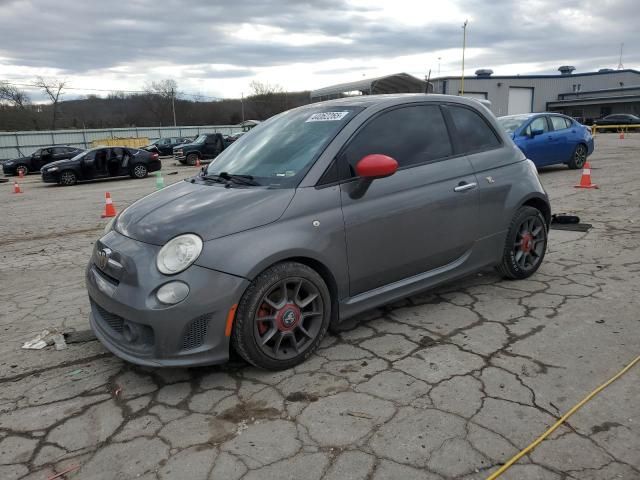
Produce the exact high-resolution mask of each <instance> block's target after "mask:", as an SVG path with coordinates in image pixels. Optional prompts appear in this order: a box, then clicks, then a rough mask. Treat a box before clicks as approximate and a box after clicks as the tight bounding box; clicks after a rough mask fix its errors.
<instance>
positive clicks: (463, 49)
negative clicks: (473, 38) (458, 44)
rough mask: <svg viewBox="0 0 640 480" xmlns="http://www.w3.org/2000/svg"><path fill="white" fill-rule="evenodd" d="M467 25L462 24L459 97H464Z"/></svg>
mask: <svg viewBox="0 0 640 480" xmlns="http://www.w3.org/2000/svg"><path fill="white" fill-rule="evenodd" d="M467 23H469V20H465V21H464V23H463V24H462V76H461V77H460V96H462V95H464V51H465V49H466V48H467Z"/></svg>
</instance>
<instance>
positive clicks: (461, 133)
mask: <svg viewBox="0 0 640 480" xmlns="http://www.w3.org/2000/svg"><path fill="white" fill-rule="evenodd" d="M447 111H448V112H449V115H450V117H451V121H452V122H453V126H454V128H455V130H456V131H455V134H454V138H455V141H457V142H458V146H459V149H460V150H461V152H460V153H470V152H478V151H482V150H490V149H493V148H498V147H499V146H500V145H501V144H502V142H501V141H500V139H499V138H498V136H497V134H496V133H495V132H494V131H493V129H492V128H491V127H490V126H489V124H488V123H487V121H486V120H485V119H484V117H483V116H482V115H480V114H479V113H478V112H476V111H475V110H473V109H471V108H467V107H459V106H455V105H447Z"/></svg>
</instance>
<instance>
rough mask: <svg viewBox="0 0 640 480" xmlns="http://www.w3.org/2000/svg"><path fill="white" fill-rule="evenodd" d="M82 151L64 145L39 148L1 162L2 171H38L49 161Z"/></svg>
mask: <svg viewBox="0 0 640 480" xmlns="http://www.w3.org/2000/svg"><path fill="white" fill-rule="evenodd" d="M83 151H84V150H83V149H81V148H75V147H68V146H66V145H57V146H54V147H44V148H39V149H38V150H36V151H35V152H33V153H32V154H31V155H28V156H26V157H20V158H14V159H12V160H6V161H5V162H3V163H2V171H3V172H4V174H5V175H18V174H19V173H20V171H21V170H22V172H23V173H24V174H25V175H26V174H27V173H29V172H39V171H40V169H41V168H42V167H43V166H45V165H48V164H49V163H51V162H55V161H58V160H64V159H66V158H73V157H75V156H76V155H78V154H80V153H82V152H83Z"/></svg>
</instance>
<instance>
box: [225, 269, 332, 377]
mask: <svg viewBox="0 0 640 480" xmlns="http://www.w3.org/2000/svg"><path fill="white" fill-rule="evenodd" d="M330 320H331V295H330V293H329V289H328V288H327V285H326V284H325V282H324V280H323V279H322V277H321V276H320V275H319V274H318V273H317V272H316V271H315V270H313V269H311V268H310V267H308V266H306V265H303V264H300V263H295V262H285V263H279V264H277V265H274V266H273V267H271V268H269V269H267V270H265V271H264V272H262V273H261V274H260V275H258V277H257V278H256V279H255V280H254V281H253V282H252V283H251V285H250V286H249V288H247V291H246V292H245V293H244V295H243V296H242V299H241V300H240V303H239V304H238V309H237V311H236V319H235V324H234V326H233V333H232V336H231V341H232V345H233V347H234V349H235V350H236V351H237V352H238V353H239V354H240V355H241V356H242V357H243V358H244V359H245V360H246V361H247V362H249V363H251V364H253V365H255V366H256V367H259V368H264V369H267V370H283V369H287V368H291V367H294V366H295V365H298V364H300V363H302V362H303V361H304V360H306V359H307V358H308V357H309V356H310V355H311V354H312V353H313V352H314V351H315V350H316V348H318V345H319V344H320V342H321V341H322V339H323V338H324V335H325V334H326V332H327V328H328V327H329V322H330Z"/></svg>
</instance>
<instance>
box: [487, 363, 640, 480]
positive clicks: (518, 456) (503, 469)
mask: <svg viewBox="0 0 640 480" xmlns="http://www.w3.org/2000/svg"><path fill="white" fill-rule="evenodd" d="M639 361H640V355H638V356H637V357H636V358H634V359H633V361H632V362H631V363H630V364H629V365H627V366H626V367H624V368H623V369H622V370H620V371H619V372H618V373H616V374H615V375H614V376H613V377H611V378H610V379H609V380H607V381H606V382H605V383H603V384H602V385H600V386H599V387H598V388H596V389H595V390H594V391H593V392H591V393H590V394H589V395H587V396H586V397H584V398H583V399H582V400H581V401H580V402H579V403H578V404H576V405H574V406H573V408H571V410H569V411H568V412H567V413H565V414H564V415H563V416H562V417H560V420H558V421H557V422H556V423H554V424H553V425H552V426H551V427H550V428H549V429H548V430H547V431H546V432H544V433H543V434H542V435H540V436H539V437H538V438H536V440H535V441H534V442H532V443H531V444H530V445H529V446H528V447H526V448H525V449H524V450H521V451H520V452H519V453H518V454H516V455H515V456H513V457H512V458H511V459H510V460H509V461H508V462H507V463H505V464H504V465H503V466H502V467H500V468H499V469H498V470H496V471H495V472H494V473H492V474H491V475H490V476H488V477H487V480H494V479H496V478H498V477H499V476H500V475H502V474H503V473H504V472H506V471H507V469H508V468H509V467H510V466H511V465H513V464H514V463H516V462H517V461H518V460H520V459H521V458H522V457H523V456H525V455H526V454H527V453H529V452H530V451H531V450H533V449H534V448H536V447H537V446H538V445H539V444H540V443H541V442H542V441H543V440H544V439H545V438H547V437H548V436H549V435H551V434H552V433H553V432H554V431H555V430H556V429H557V428H558V427H559V426H560V425H562V424H563V423H564V422H566V420H567V418H569V417H570V416H571V415H573V414H574V413H575V412H577V411H578V410H579V409H580V408H581V407H582V406H583V405H584V404H585V403H587V402H588V401H589V400H591V399H592V398H593V397H595V396H596V395H597V394H598V393H600V392H601V391H602V390H604V389H605V388H607V387H608V386H609V385H611V384H612V383H613V382H615V381H616V380H617V379H618V378H620V377H621V376H622V375H624V374H625V373H627V372H628V371H629V370H630V369H631V368H632V367H633V366H634V365H635V364H636V363H638V362H639Z"/></svg>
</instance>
